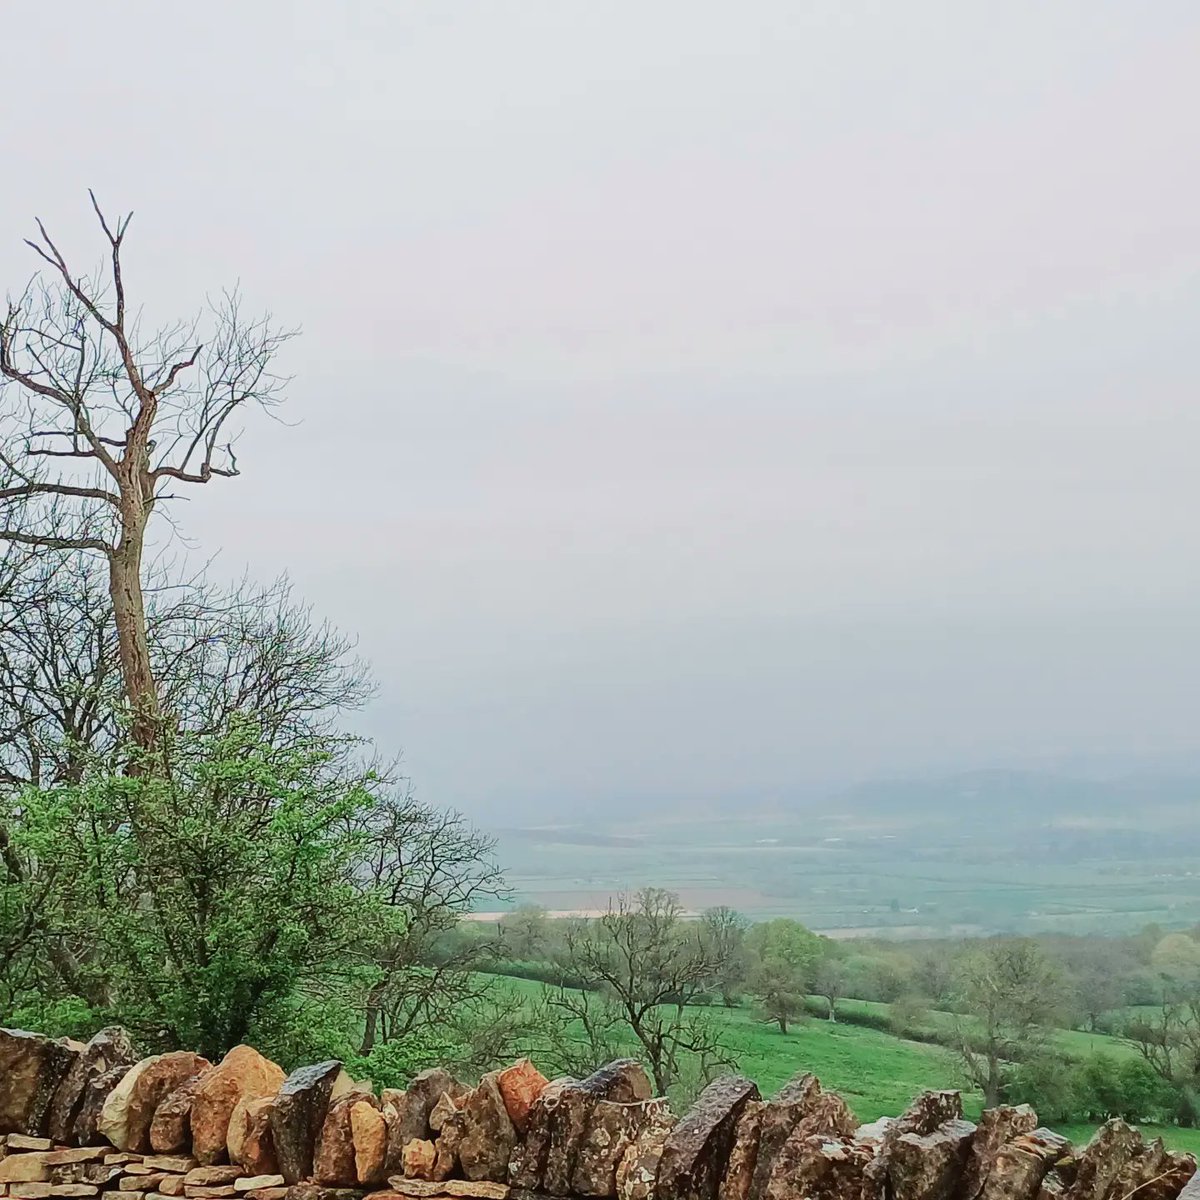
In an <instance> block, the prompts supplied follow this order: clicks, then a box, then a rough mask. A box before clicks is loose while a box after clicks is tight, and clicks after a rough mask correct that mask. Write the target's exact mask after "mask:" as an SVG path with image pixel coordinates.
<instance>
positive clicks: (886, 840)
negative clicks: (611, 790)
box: [494, 811, 1200, 938]
mask: <svg viewBox="0 0 1200 1200" xmlns="http://www.w3.org/2000/svg"><path fill="white" fill-rule="evenodd" d="M1137 815H1138V817H1139V819H1140V818H1141V817H1142V815H1143V814H1137ZM991 816H992V824H990V825H987V824H984V823H983V822H982V821H974V822H973V821H971V820H966V819H960V820H956V821H953V822H948V821H943V820H940V819H938V820H935V819H932V818H928V817H926V816H922V815H921V814H919V813H918V814H916V815H913V814H907V815H903V816H894V817H893V816H887V817H872V816H869V815H864V814H861V813H860V814H857V815H852V814H850V813H848V812H844V811H843V812H833V813H822V814H820V815H819V819H813V818H810V817H802V816H796V817H780V816H777V815H776V816H763V815H754V814H753V813H750V814H746V815H742V816H739V817H738V819H737V820H731V819H730V818H729V817H727V816H720V817H711V818H707V819H706V817H705V814H704V813H703V812H689V813H688V814H687V815H686V817H680V818H666V817H661V816H659V817H653V818H645V819H633V818H629V819H625V820H622V821H621V822H619V823H617V822H612V823H610V824H605V823H604V822H603V821H601V822H599V823H589V824H587V825H586V826H585V825H573V826H554V827H550V826H538V827H526V828H507V829H500V830H496V831H494V833H495V836H496V838H497V847H496V855H497V860H498V862H499V865H500V866H501V868H502V869H503V870H504V872H505V874H506V877H507V879H508V883H509V885H510V888H511V889H512V896H511V903H512V904H517V903H522V902H524V903H535V904H539V905H541V906H542V907H544V908H546V909H548V910H550V911H552V912H581V911H582V912H596V911H598V910H599V911H603V910H605V909H606V908H607V907H608V906H609V905H610V904H611V903H612V901H613V898H614V897H615V896H617V895H619V894H620V893H622V892H628V891H632V890H636V889H637V888H639V887H645V886H655V887H664V888H669V889H670V890H672V891H675V892H677V893H678V894H679V896H680V899H681V901H682V903H683V905H684V906H685V908H687V909H688V910H691V911H699V910H702V909H704V908H707V907H710V906H713V905H719V904H724V905H729V906H730V907H733V908H736V909H738V910H740V911H741V912H743V913H745V914H746V915H747V916H749V917H751V918H753V919H756V920H761V919H767V918H770V917H776V916H787V917H794V918H796V919H797V920H800V921H802V922H803V923H804V924H806V925H808V926H809V927H810V928H813V929H816V930H818V931H821V932H824V933H828V934H830V935H832V936H835V937H840V938H852V937H887V938H914V937H963V936H972V935H980V934H989V933H999V932H1021V933H1038V932H1051V931H1053V932H1063V933H1117V932H1133V931H1136V930H1137V929H1140V928H1142V927H1143V926H1145V925H1147V924H1150V923H1156V924H1160V925H1162V926H1164V927H1168V928H1181V927H1185V926H1189V925H1194V924H1196V923H1198V922H1200V833H1195V832H1192V828H1193V826H1192V824H1191V823H1188V822H1184V823H1183V824H1180V825H1177V826H1176V827H1175V831H1174V833H1173V834H1172V835H1171V836H1169V837H1168V836H1166V835H1165V834H1159V833H1155V832H1154V830H1153V829H1149V828H1146V827H1144V826H1143V827H1139V828H1136V829H1133V828H1128V827H1125V826H1122V825H1120V824H1119V823H1118V824H1117V825H1116V826H1111V825H1105V826H1103V827H1100V828H1095V827H1092V826H1089V825H1083V826H1080V825H1079V824H1078V823H1075V822H1070V821H1060V822H1058V823H1042V824H1038V823H1036V822H1033V821H1031V820H1024V821H1016V820H1014V821H1002V820H1000V818H999V816H998V815H997V814H994V813H993V814H991Z"/></svg>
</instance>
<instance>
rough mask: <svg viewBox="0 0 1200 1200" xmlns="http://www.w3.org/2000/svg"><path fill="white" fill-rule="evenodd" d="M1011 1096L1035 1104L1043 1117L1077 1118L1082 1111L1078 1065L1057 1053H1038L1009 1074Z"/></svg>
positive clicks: (1072, 1119) (1015, 1099)
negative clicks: (1055, 1054)
mask: <svg viewBox="0 0 1200 1200" xmlns="http://www.w3.org/2000/svg"><path fill="white" fill-rule="evenodd" d="M1005 1091H1006V1092H1007V1098H1008V1099H1009V1100H1010V1101H1012V1102H1014V1103H1017V1104H1031V1105H1032V1106H1033V1107H1034V1109H1036V1110H1037V1114H1038V1116H1039V1117H1041V1118H1042V1120H1043V1121H1054V1122H1067V1121H1075V1120H1078V1119H1079V1118H1080V1115H1081V1111H1080V1109H1081V1096H1080V1072H1079V1069H1078V1067H1077V1066H1076V1065H1075V1064H1073V1063H1070V1062H1067V1061H1066V1060H1064V1059H1061V1058H1058V1057H1056V1056H1054V1055H1050V1054H1045V1055H1038V1056H1037V1057H1035V1058H1031V1059H1028V1060H1027V1061H1025V1062H1023V1063H1020V1064H1019V1065H1018V1066H1017V1067H1015V1068H1014V1069H1013V1071H1012V1073H1011V1075H1010V1077H1009V1080H1008V1084H1007V1087H1006V1088H1005Z"/></svg>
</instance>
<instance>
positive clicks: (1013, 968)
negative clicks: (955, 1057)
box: [955, 938, 1064, 1107]
mask: <svg viewBox="0 0 1200 1200" xmlns="http://www.w3.org/2000/svg"><path fill="white" fill-rule="evenodd" d="M957 965H958V980H959V996H958V1000H959V1004H960V1006H961V1010H962V1012H963V1014H964V1017H963V1018H962V1019H960V1020H959V1022H958V1023H957V1025H956V1029H955V1040H956V1043H957V1047H958V1051H959V1055H960V1057H961V1060H962V1063H963V1067H964V1069H965V1071H966V1074H967V1077H968V1078H969V1079H970V1080H971V1082H972V1083H973V1084H974V1085H975V1086H976V1087H978V1088H979V1090H980V1091H981V1092H983V1098H984V1104H985V1105H987V1106H989V1107H991V1106H994V1105H996V1104H998V1103H999V1102H1000V1101H1001V1099H1002V1098H1003V1094H1004V1088H1005V1084H1006V1082H1007V1079H1008V1076H1009V1074H1010V1073H1011V1069H1012V1066H1013V1065H1014V1064H1015V1063H1019V1062H1023V1061H1026V1060H1028V1059H1032V1058H1033V1057H1034V1056H1035V1055H1037V1054H1038V1053H1043V1052H1044V1051H1045V1049H1046V1045H1047V1042H1048V1040H1049V1027H1050V1026H1051V1025H1052V1023H1053V1021H1054V1019H1055V1017H1056V1015H1057V1014H1058V1012H1059V1010H1060V1009H1061V1007H1062V1004H1063V999H1064V989H1063V982H1062V977H1061V974H1060V972H1059V969H1058V967H1057V965H1056V964H1055V963H1053V962H1052V961H1051V960H1050V958H1049V957H1048V956H1047V955H1046V953H1045V951H1044V950H1043V949H1042V947H1041V946H1040V945H1039V944H1038V943H1037V942H1036V941H1034V940H1033V939H1032V938H992V939H990V940H988V941H986V942H984V943H982V944H981V945H978V946H970V948H968V949H967V950H966V951H964V953H963V954H962V955H961V957H960V959H959V961H958V964H957Z"/></svg>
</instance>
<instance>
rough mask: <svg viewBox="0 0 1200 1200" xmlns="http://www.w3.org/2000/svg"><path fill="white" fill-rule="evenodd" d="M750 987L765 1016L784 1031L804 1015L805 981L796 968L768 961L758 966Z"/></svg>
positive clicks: (781, 1031) (779, 962) (783, 963)
mask: <svg viewBox="0 0 1200 1200" xmlns="http://www.w3.org/2000/svg"><path fill="white" fill-rule="evenodd" d="M750 986H751V987H752V988H753V989H754V995H755V997H756V999H757V1000H758V1004H759V1008H760V1011H761V1012H762V1016H763V1019H764V1020H766V1021H770V1022H771V1023H772V1024H775V1025H778V1026H779V1032H780V1033H783V1034H786V1033H787V1031H788V1026H789V1025H792V1024H795V1022H797V1021H799V1020H800V1019H801V1018H802V1017H803V1016H804V980H803V978H802V977H801V975H800V973H799V971H798V970H797V969H796V968H795V967H792V966H789V965H788V964H787V963H785V962H781V961H778V960H767V961H766V962H763V963H760V964H759V965H758V967H757V968H756V969H755V971H754V974H753V975H752V976H751V979H750Z"/></svg>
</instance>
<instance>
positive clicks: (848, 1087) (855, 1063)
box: [495, 976, 1200, 1155]
mask: <svg viewBox="0 0 1200 1200" xmlns="http://www.w3.org/2000/svg"><path fill="white" fill-rule="evenodd" d="M495 986H496V987H497V989H502V990H504V991H506V992H508V993H509V994H511V995H514V996H532V995H534V994H535V993H536V992H537V991H538V990H540V988H541V986H542V985H541V984H538V983H534V982H532V981H530V980H525V979H509V978H504V977H499V976H497V977H496V978H495ZM844 1003H845V1006H846V1007H847V1008H851V1007H854V1006H862V1007H863V1008H874V1009H880V1010H882V1009H885V1007H886V1006H884V1005H873V1004H870V1003H869V1002H867V1001H861V1000H848V1001H845V1002H844ZM708 1012H709V1013H710V1014H711V1016H712V1018H713V1020H716V1021H720V1022H722V1023H723V1024H724V1025H725V1026H726V1041H727V1044H728V1045H729V1047H730V1050H731V1051H732V1054H733V1057H734V1058H735V1059H736V1060H737V1062H738V1066H739V1069H740V1070H741V1071H742V1072H743V1073H744V1074H746V1075H748V1076H749V1077H750V1078H751V1079H753V1080H755V1081H756V1082H757V1083H758V1085H759V1087H760V1088H761V1089H762V1091H763V1094H764V1095H771V1094H772V1093H774V1092H775V1091H777V1090H778V1088H779V1087H780V1086H782V1085H783V1084H784V1083H786V1082H787V1080H789V1079H791V1078H792V1076H793V1075H795V1074H797V1073H798V1072H800V1071H812V1072H813V1074H814V1075H817V1076H819V1077H820V1079H821V1082H822V1083H823V1084H824V1085H825V1087H827V1088H829V1089H830V1090H832V1091H836V1092H840V1093H841V1094H842V1095H843V1096H844V1097H845V1098H846V1100H847V1101H848V1102H849V1103H850V1105H851V1107H852V1108H853V1109H854V1111H855V1113H856V1114H857V1115H858V1117H859V1118H860V1119H861V1120H863V1121H873V1120H874V1119H875V1118H876V1117H879V1116H887V1115H895V1114H897V1113H899V1112H901V1111H902V1110H903V1109H904V1108H905V1107H906V1106H907V1105H908V1103H909V1101H910V1100H912V1099H913V1097H914V1096H916V1095H917V1094H918V1093H920V1092H922V1091H924V1090H925V1089H927V1088H944V1087H956V1086H961V1083H962V1078H961V1074H960V1071H959V1068H958V1065H957V1063H956V1062H955V1061H954V1058H953V1056H952V1055H951V1054H950V1053H949V1052H948V1051H947V1050H945V1049H943V1048H942V1047H940V1046H930V1045H926V1044H925V1043H922V1042H911V1041H905V1040H904V1039H902V1038H898V1037H895V1036H893V1035H891V1034H888V1033H883V1032H881V1031H880V1030H876V1029H868V1028H866V1027H864V1026H860V1025H848V1024H844V1023H839V1024H830V1023H829V1022H828V1021H823V1020H814V1019H811V1018H810V1019H809V1020H807V1021H805V1022H804V1023H802V1024H801V1025H798V1026H796V1027H795V1028H794V1029H792V1030H789V1031H788V1033H787V1035H786V1036H785V1035H783V1034H781V1033H780V1032H779V1031H778V1029H777V1028H775V1027H774V1026H767V1025H764V1024H762V1023H761V1022H759V1021H756V1020H755V1019H754V1018H753V1016H752V1014H751V1013H750V1012H749V1010H747V1009H744V1008H735V1009H723V1008H712V1009H709V1010H708ZM932 1016H933V1018H934V1019H937V1018H942V1017H945V1016H946V1014H933V1015H932ZM1060 1044H1061V1045H1062V1046H1063V1048H1064V1049H1065V1050H1068V1051H1069V1052H1073V1053H1090V1052H1093V1051H1101V1050H1102V1051H1104V1052H1106V1053H1112V1054H1114V1055H1119V1054H1124V1053H1129V1052H1131V1051H1130V1048H1129V1047H1127V1046H1124V1045H1123V1043H1121V1042H1120V1041H1118V1040H1117V1039H1115V1038H1109V1037H1104V1036H1102V1035H1091V1034H1082V1033H1076V1032H1074V1031H1072V1030H1063V1031H1062V1032H1061V1034H1060ZM963 1105H964V1108H965V1109H966V1112H967V1115H968V1116H970V1117H976V1116H978V1115H979V1108H980V1096H979V1093H978V1092H970V1091H964V1094H963ZM1094 1131H1095V1126H1087V1125H1073V1126H1068V1127H1065V1128H1063V1129H1062V1132H1063V1133H1064V1134H1066V1135H1067V1136H1069V1137H1070V1138H1071V1139H1072V1140H1073V1141H1076V1142H1086V1141H1087V1140H1088V1138H1090V1137H1091V1135H1092V1133H1093V1132H1094ZM1145 1132H1146V1134H1147V1135H1153V1136H1160V1135H1161V1137H1162V1138H1163V1140H1164V1141H1165V1142H1166V1143H1167V1145H1168V1146H1171V1147H1173V1148H1175V1149H1180V1150H1190V1151H1192V1152H1193V1153H1194V1154H1197V1155H1200V1130H1194V1129H1177V1128H1175V1127H1173V1126H1165V1127H1161V1128H1160V1127H1150V1126H1147V1127H1146V1128H1145Z"/></svg>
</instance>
